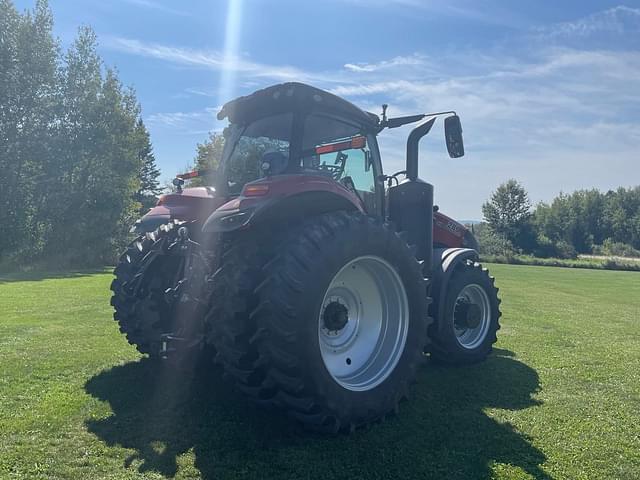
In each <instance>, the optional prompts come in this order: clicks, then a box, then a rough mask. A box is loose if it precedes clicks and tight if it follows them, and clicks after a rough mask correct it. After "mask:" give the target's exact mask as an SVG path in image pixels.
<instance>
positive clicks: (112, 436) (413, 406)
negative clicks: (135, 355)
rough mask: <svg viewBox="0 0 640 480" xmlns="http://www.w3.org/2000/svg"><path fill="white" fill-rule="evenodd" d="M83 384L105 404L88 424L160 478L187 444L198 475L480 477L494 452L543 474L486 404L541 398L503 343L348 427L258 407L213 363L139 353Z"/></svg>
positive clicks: (538, 459)
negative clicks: (105, 410) (350, 430)
mask: <svg viewBox="0 0 640 480" xmlns="http://www.w3.org/2000/svg"><path fill="white" fill-rule="evenodd" d="M203 377H204V378H203ZM85 389H86V391H87V392H88V393H89V394H90V395H92V396H93V397H95V398H98V399H100V400H103V401H106V402H108V403H109V404H110V406H111V410H112V412H113V414H112V415H111V416H108V417H106V418H102V419H89V420H87V421H86V426H87V428H88V430H89V431H90V432H91V433H93V434H94V435H96V436H97V437H98V438H100V439H101V440H102V441H104V442H105V443H106V444H107V445H109V446H119V447H124V448H127V449H131V450H133V453H132V454H131V455H130V456H129V457H128V458H127V459H126V460H125V461H124V465H123V468H126V469H133V470H138V471H139V472H157V473H159V474H161V475H163V476H165V477H173V476H175V475H176V474H177V473H178V469H179V468H191V469H193V466H190V465H186V466H184V464H185V463H186V464H188V463H189V461H185V460H182V461H181V459H180V457H181V455H182V454H184V453H187V452H192V454H193V456H194V458H195V459H194V463H195V468H196V469H197V470H198V471H197V472H191V474H194V473H195V474H198V473H199V474H200V476H201V478H204V479H217V478H227V477H234V478H235V477H242V478H295V479H298V478H321V477H322V478H349V479H353V478H367V479H368V478H438V479H440V478H447V479H468V478H473V479H485V478H490V477H491V465H492V464H494V463H501V464H508V465H510V466H511V467H509V468H513V467H517V468H519V469H521V470H522V471H524V472H526V473H528V474H529V475H531V476H532V477H533V478H535V479H548V478H550V477H549V475H547V474H546V473H545V472H544V471H543V470H542V468H541V465H542V464H543V463H544V461H545V458H546V457H545V455H544V454H543V453H542V452H541V451H540V450H538V449H536V448H535V447H534V446H533V445H532V444H531V441H530V439H529V438H527V436H526V435H524V434H522V433H520V432H518V431H516V430H515V429H514V428H513V427H512V426H511V425H510V424H508V423H500V422H498V421H496V420H494V419H493V418H491V417H490V416H488V415H487V414H486V413H485V410H486V409H491V408H495V409H504V410H520V409H526V408H532V407H533V408H535V407H536V406H537V405H539V402H538V401H536V400H535V399H534V398H532V396H533V394H534V393H535V392H537V391H538V390H539V381H538V375H537V373H536V372H535V370H533V369H531V368H530V367H528V366H527V365H525V364H524V363H522V362H519V361H518V360H516V359H515V357H514V355H513V353H511V352H508V351H506V350H497V351H496V353H494V355H493V356H492V357H491V358H489V359H488V360H487V362H485V363H483V364H481V365H477V366H473V367H465V368H447V367H440V366H435V365H432V364H428V365H427V366H426V367H425V368H424V369H423V370H422V372H421V373H420V378H419V381H418V384H417V385H416V386H415V387H414V389H413V398H412V399H411V401H410V402H405V403H403V404H402V405H401V409H400V413H399V415H398V416H396V417H394V418H392V419H389V420H388V421H386V422H384V423H381V424H379V425H374V426H372V427H369V428H367V429H364V430H361V431H357V432H355V433H354V434H352V435H351V436H346V435H342V436H338V437H325V436H319V435H314V434H309V433H306V432H304V431H302V430H301V429H300V428H299V427H297V426H296V425H294V424H292V423H291V422H290V421H288V420H287V419H286V418H284V416H283V415H281V414H279V413H277V412H267V411H263V410H259V409H256V408H254V407H253V406H251V405H250V404H249V403H248V402H246V401H245V400H244V398H243V397H242V396H240V395H239V394H236V393H233V392H232V391H230V389H229V387H228V386H227V384H226V383H225V382H223V381H222V380H221V379H220V372H219V371H209V372H201V373H200V374H197V375H193V374H192V375H183V374H180V373H179V372H176V371H175V370H171V369H168V368H163V367H161V366H160V367H159V366H158V365H157V364H156V363H154V362H153V361H151V360H148V359H142V360H140V361H137V362H131V363H128V364H125V365H122V366H117V367H114V368H112V369H111V370H108V371H105V372H102V373H100V374H98V375H96V376H94V377H93V378H91V379H90V380H89V381H88V382H87V383H86V386H85ZM179 465H180V467H179Z"/></svg>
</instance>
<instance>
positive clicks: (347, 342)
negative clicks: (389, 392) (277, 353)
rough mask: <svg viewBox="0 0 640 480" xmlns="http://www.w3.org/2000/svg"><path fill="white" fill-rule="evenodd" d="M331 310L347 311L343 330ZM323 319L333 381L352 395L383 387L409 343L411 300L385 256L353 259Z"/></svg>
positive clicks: (321, 333) (334, 285) (336, 281)
mask: <svg viewBox="0 0 640 480" xmlns="http://www.w3.org/2000/svg"><path fill="white" fill-rule="evenodd" d="M327 307H329V310H327ZM331 309H333V310H334V311H335V310H336V309H338V310H339V311H341V312H343V316H341V317H339V318H340V322H337V323H339V325H336V321H329V320H330V319H333V318H335V317H333V316H331V315H329V313H330V312H331ZM345 311H346V314H345V313H344V312H345ZM345 315H346V318H345ZM318 320H319V321H318V340H319V344H320V352H321V354H322V360H323V361H324V365H325V367H326V368H327V371H328V372H329V374H330V375H331V377H332V378H333V379H334V380H335V381H336V382H337V383H338V384H339V385H341V386H342V387H344V388H346V389H347V390H353V391H366V390H371V389H373V388H375V387H377V386H378V385H380V384H381V383H382V382H383V381H384V380H385V379H386V378H387V377H388V376H389V375H390V374H391V372H393V370H394V368H395V367H396V365H397V364H398V361H399V360H400V357H401V356H402V353H403V352H404V346H405V344H406V340H407V332H408V328H409V301H408V299H407V294H406V291H405V288H404V285H403V283H402V279H401V278H400V275H398V272H396V270H395V269H394V268H393V267H392V266H391V264H389V263H388V262H387V261H385V260H383V259H382V258H380V257H376V256H364V257H358V258H356V259H354V260H351V261H350V262H349V263H347V264H346V265H345V266H344V267H342V268H341V269H340V271H339V272H338V273H337V274H336V275H335V276H334V278H333V280H332V281H331V283H330V284H329V287H328V288H327V291H326V292H325V295H324V298H323V300H322V308H321V309H320V315H319V319H318Z"/></svg>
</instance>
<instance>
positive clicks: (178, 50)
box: [103, 37, 330, 81]
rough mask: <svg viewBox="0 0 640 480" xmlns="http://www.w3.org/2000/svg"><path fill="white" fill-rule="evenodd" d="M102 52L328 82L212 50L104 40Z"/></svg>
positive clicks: (284, 78)
mask: <svg viewBox="0 0 640 480" xmlns="http://www.w3.org/2000/svg"><path fill="white" fill-rule="evenodd" d="M103 45H104V46H105V47H106V48H109V49H112V50H118V51H121V52H125V53H128V54H131V55H138V56H143V57H149V58H155V59H158V60H162V61H165V62H169V63H173V64H177V65H185V66H192V67H200V68H206V69H209V70H215V71H222V70H229V69H231V70H233V71H236V72H238V73H241V74H244V75H245V76H251V77H257V78H269V79H274V80H279V81H294V80H295V81H314V80H315V81H329V80H330V77H328V76H327V75H324V74H322V73H312V72H308V71H304V70H301V69H299V68H296V67H292V66H288V65H268V64H263V63H259V62H253V61H251V60H249V59H247V58H244V57H234V58H230V57H229V56H228V55H227V56H225V55H224V54H223V53H222V52H220V51H216V50H207V51H205V50H198V49H193V48H182V47H176V46H171V45H163V44H159V43H152V42H143V41H140V40H136V39H131V38H124V37H107V38H106V39H105V40H104V41H103Z"/></svg>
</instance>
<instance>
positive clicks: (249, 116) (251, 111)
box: [218, 82, 379, 130]
mask: <svg viewBox="0 0 640 480" xmlns="http://www.w3.org/2000/svg"><path fill="white" fill-rule="evenodd" d="M285 112H294V113H302V114H306V113H309V112H325V113H331V114H334V115H335V114H338V115H342V116H344V117H345V118H348V119H350V120H352V121H355V122H357V123H358V124H359V125H360V126H362V128H363V129H365V130H372V129H376V128H377V127H378V125H379V119H378V116H377V115H374V114H373V113H369V112H365V111H364V110H361V109H360V108H358V107H356V106H355V105H354V104H353V103H351V102H348V101H347V100H345V99H343V98H340V97H338V96H336V95H334V94H332V93H329V92H326V91H324V90H321V89H319V88H316V87H312V86H310V85H305V84H304V83H297V82H289V83H281V84H278V85H273V86H271V87H267V88H264V89H262V90H258V91H256V92H254V93H252V94H251V95H247V96H244V97H239V98H236V99H235V100H231V101H230V102H228V103H226V104H225V105H224V106H223V107H222V110H220V112H219V113H218V120H223V119H225V118H229V121H230V122H231V123H236V124H240V125H246V124H247V123H249V122H251V121H253V120H256V119H259V118H263V117H266V116H269V115H274V114H277V113H285Z"/></svg>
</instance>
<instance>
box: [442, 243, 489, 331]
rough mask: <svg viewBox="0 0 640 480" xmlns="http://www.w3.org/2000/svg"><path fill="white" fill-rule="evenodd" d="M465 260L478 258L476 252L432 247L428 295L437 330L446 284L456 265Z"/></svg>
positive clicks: (466, 249) (469, 249) (445, 293)
mask: <svg viewBox="0 0 640 480" xmlns="http://www.w3.org/2000/svg"><path fill="white" fill-rule="evenodd" d="M466 260H473V261H474V262H477V261H478V260H479V256H478V252H477V251H476V250H473V249H471V248H434V249H433V274H432V283H431V294H430V297H431V298H432V299H433V304H432V312H433V318H434V320H435V322H436V328H437V329H438V330H439V329H440V325H441V324H442V322H441V320H442V319H441V318H440V310H441V309H440V305H443V304H444V301H445V297H446V295H447V285H448V284H449V280H450V279H451V275H452V274H453V272H454V271H455V269H456V267H457V266H458V265H460V264H461V263H463V262H465V261H466Z"/></svg>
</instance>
